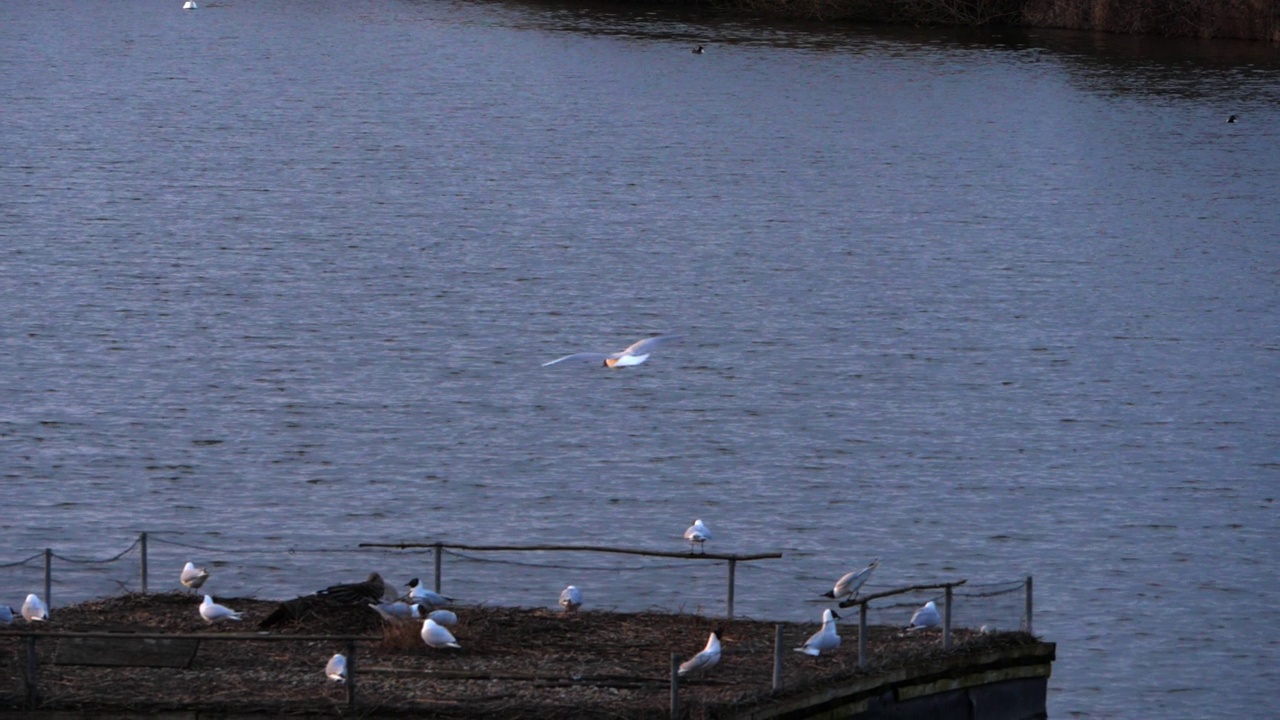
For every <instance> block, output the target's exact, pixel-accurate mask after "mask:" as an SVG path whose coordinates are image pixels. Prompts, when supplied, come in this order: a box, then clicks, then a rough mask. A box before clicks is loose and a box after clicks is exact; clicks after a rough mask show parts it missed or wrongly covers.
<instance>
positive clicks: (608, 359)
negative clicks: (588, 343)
mask: <svg viewBox="0 0 1280 720" xmlns="http://www.w3.org/2000/svg"><path fill="white" fill-rule="evenodd" d="M679 337H680V336H679V335H659V336H658V337H651V338H645V339H644V340H640V341H639V342H636V343H633V344H632V345H631V346H630V347H628V348H627V349H626V350H623V351H621V352H616V353H594V352H581V353H574V354H572V355H565V356H564V357H562V358H556V359H555V360H552V361H551V362H544V363H542V367H546V366H548V365H555V364H556V363H560V362H564V361H565V360H577V361H580V362H598V363H601V364H603V366H604V367H611V368H619V367H631V366H632V365H639V364H640V363H642V362H644V361H645V360H648V359H649V354H650V353H651V352H652V351H653V350H654V348H656V347H658V346H659V345H662V344H664V343H668V342H671V341H672V340H676V339H679Z"/></svg>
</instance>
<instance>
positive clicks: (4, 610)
mask: <svg viewBox="0 0 1280 720" xmlns="http://www.w3.org/2000/svg"><path fill="white" fill-rule="evenodd" d="M11 622H13V608H11V607H9V606H8V605H0V625H8V624H9V623H11Z"/></svg>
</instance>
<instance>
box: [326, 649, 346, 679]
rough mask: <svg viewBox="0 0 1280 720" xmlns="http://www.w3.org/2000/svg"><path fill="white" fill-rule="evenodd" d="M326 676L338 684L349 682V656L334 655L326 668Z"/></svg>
mask: <svg viewBox="0 0 1280 720" xmlns="http://www.w3.org/2000/svg"><path fill="white" fill-rule="evenodd" d="M324 675H325V677H327V678H329V679H330V680H332V681H334V682H337V683H344V682H346V681H347V656H346V655H343V654H342V653H334V654H333V657H331V658H329V662H328V663H327V664H326V665H325V666H324Z"/></svg>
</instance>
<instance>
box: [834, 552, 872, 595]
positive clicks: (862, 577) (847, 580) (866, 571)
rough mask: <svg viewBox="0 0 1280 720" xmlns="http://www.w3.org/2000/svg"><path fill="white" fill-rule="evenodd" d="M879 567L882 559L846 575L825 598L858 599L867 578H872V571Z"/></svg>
mask: <svg viewBox="0 0 1280 720" xmlns="http://www.w3.org/2000/svg"><path fill="white" fill-rule="evenodd" d="M878 567H880V558H876V559H875V560H872V561H871V564H870V565H868V566H866V567H864V568H862V569H861V570H855V571H853V572H851V573H846V574H845V575H844V576H843V577H841V578H840V579H839V580H837V581H836V585H835V587H833V588H831V590H829V591H828V592H825V593H823V594H822V595H823V597H829V598H833V599H835V600H840V599H843V598H848V599H850V600H852V599H854V598H856V597H858V591H859V590H861V589H862V584H863V583H865V582H866V581H867V578H869V577H871V573H872V571H874V570H875V569H876V568H878Z"/></svg>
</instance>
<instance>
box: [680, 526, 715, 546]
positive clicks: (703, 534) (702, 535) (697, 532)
mask: <svg viewBox="0 0 1280 720" xmlns="http://www.w3.org/2000/svg"><path fill="white" fill-rule="evenodd" d="M684 539H685V540H688V541H689V552H693V546H694V544H695V543H696V544H697V545H698V547H699V548H701V549H702V551H703V552H706V551H707V550H706V547H705V546H704V545H703V543H705V542H706V541H708V540H710V539H711V531H710V530H708V529H707V526H706V525H703V524H702V520H694V521H693V524H692V525H690V526H689V529H688V530H685V531H684Z"/></svg>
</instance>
